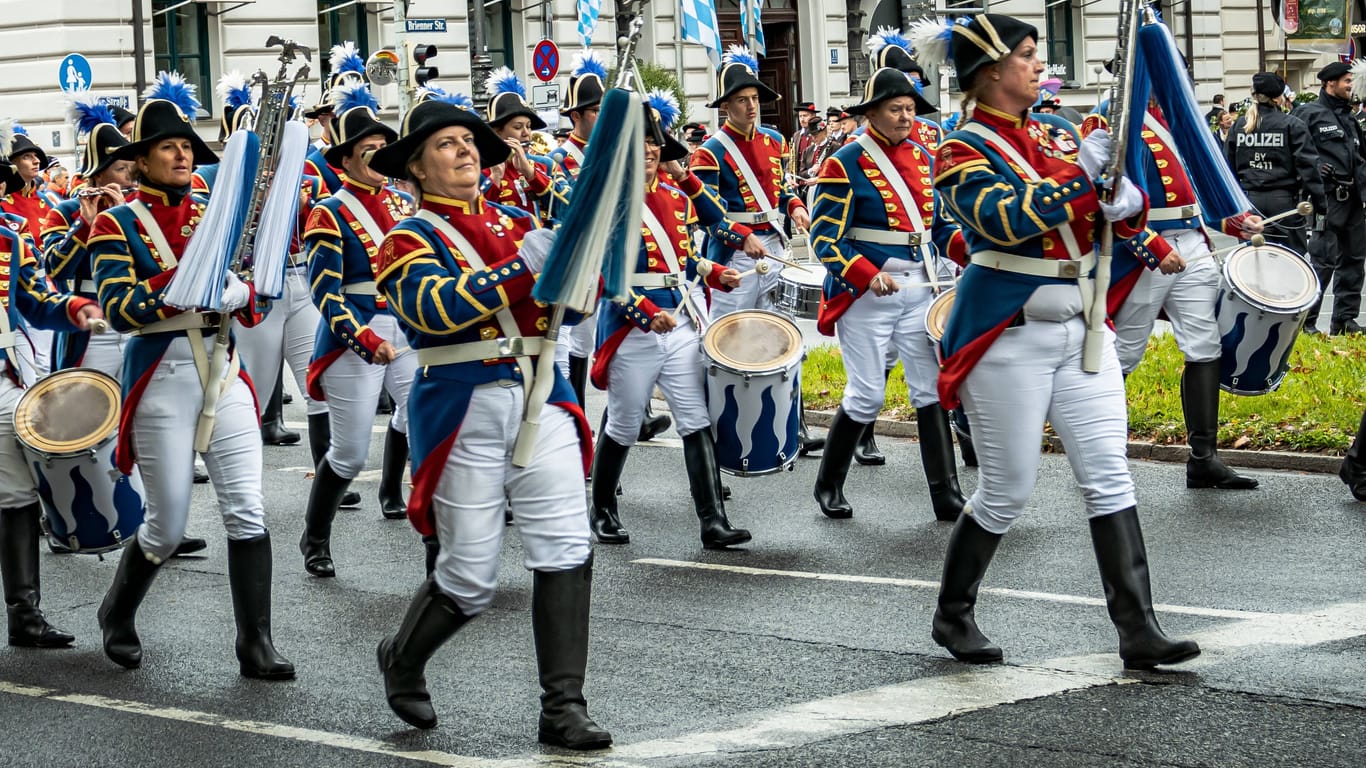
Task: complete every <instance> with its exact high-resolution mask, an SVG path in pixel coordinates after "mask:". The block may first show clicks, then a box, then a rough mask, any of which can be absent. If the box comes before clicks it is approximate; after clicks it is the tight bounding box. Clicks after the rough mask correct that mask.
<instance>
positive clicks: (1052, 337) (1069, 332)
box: [960, 316, 1137, 534]
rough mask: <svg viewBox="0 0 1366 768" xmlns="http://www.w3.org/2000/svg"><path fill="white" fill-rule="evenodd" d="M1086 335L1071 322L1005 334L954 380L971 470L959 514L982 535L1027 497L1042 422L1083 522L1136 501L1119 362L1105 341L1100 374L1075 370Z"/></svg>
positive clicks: (1003, 523) (1000, 528) (1008, 519)
mask: <svg viewBox="0 0 1366 768" xmlns="http://www.w3.org/2000/svg"><path fill="white" fill-rule="evenodd" d="M1105 332H1106V333H1107V334H1110V331H1109V330H1108V329H1107V330H1106V331H1105ZM1085 334H1086V322H1085V321H1084V320H1082V318H1081V317H1080V316H1077V317H1074V318H1072V319H1070V320H1066V321H1064V322H1061V323H1053V322H1047V321H1028V322H1026V323H1025V324H1024V325H1022V326H1019V327H1015V328H1007V329H1006V330H1005V332H1003V333H1002V334H1001V336H1000V337H999V338H997V339H996V341H995V343H993V344H992V345H991V348H990V349H988V350H987V351H986V354H984V355H983V356H982V359H981V360H979V361H978V362H977V365H976V366H974V367H973V369H972V371H971V372H970V373H968V376H967V379H966V380H965V381H964V382H963V386H962V388H961V389H960V394H961V396H962V399H963V408H964V410H965V411H966V412H967V415H968V421H970V422H972V442H973V445H974V446H975V447H976V448H977V459H978V462H979V466H980V469H979V470H978V481H977V491H976V492H975V493H973V494H972V498H971V499H970V500H969V501H968V506H969V508H970V509H971V514H972V515H973V516H974V517H975V518H976V520H977V523H978V524H979V525H981V526H982V528H983V529H984V530H986V531H988V532H990V533H998V534H1001V533H1005V532H1006V531H1007V530H1008V529H1009V528H1010V526H1011V525H1012V524H1013V523H1014V522H1015V520H1016V519H1017V518H1018V517H1019V516H1020V513H1021V512H1023V511H1024V507H1025V504H1026V503H1027V502H1028V501H1029V497H1030V495H1031V494H1032V493H1033V491H1034V482H1035V480H1036V478H1037V476H1038V470H1039V457H1040V454H1041V452H1042V450H1041V447H1040V444H1041V441H1042V436H1043V427H1044V421H1045V420H1047V421H1048V423H1050V424H1052V425H1053V429H1054V431H1056V432H1057V433H1058V437H1060V438H1062V444H1063V447H1064V448H1065V449H1066V451H1067V460H1068V462H1069V463H1070V464H1071V465H1072V474H1073V475H1074V476H1075V477H1076V478H1077V483H1078V485H1080V486H1081V492H1082V500H1083V502H1084V504H1085V506H1086V512H1087V514H1088V516H1090V517H1098V516H1101V515H1108V514H1112V513H1114V512H1118V511H1120V510H1123V509H1127V508H1128V507H1132V506H1134V505H1135V504H1136V503H1137V501H1136V497H1135V496H1134V481H1133V477H1132V476H1131V475H1130V474H1129V463H1128V459H1127V458H1126V457H1125V451H1126V448H1127V443H1128V438H1129V434H1128V413H1127V411H1126V410H1125V402H1124V379H1123V378H1122V377H1121V375H1120V372H1119V359H1118V357H1117V356H1116V354H1115V349H1114V345H1113V344H1108V343H1107V344H1105V345H1104V351H1103V352H1102V360H1101V370H1100V372H1099V373H1086V372H1084V371H1082V369H1081V348H1082V339H1083V337H1084V336H1085Z"/></svg>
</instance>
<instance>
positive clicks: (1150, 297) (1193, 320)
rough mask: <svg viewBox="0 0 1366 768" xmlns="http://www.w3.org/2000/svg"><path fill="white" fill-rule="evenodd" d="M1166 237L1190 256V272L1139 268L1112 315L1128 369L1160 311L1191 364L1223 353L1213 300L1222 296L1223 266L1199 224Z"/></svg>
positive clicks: (1140, 352) (1136, 361) (1183, 254)
mask: <svg viewBox="0 0 1366 768" xmlns="http://www.w3.org/2000/svg"><path fill="white" fill-rule="evenodd" d="M1162 237H1163V238H1165V239H1166V240H1167V242H1168V243H1171V245H1172V247H1173V248H1175V249H1176V251H1177V252H1178V253H1180V254H1181V258H1183V259H1185V260H1186V271H1184V272H1176V273H1174V274H1170V275H1164V274H1162V272H1161V271H1160V270H1156V269H1146V268H1143V267H1140V268H1139V269H1141V270H1142V274H1141V275H1140V276H1139V278H1138V282H1137V283H1135V284H1134V290H1133V292H1132V293H1130V294H1129V298H1128V299H1127V300H1125V302H1124V306H1122V307H1120V310H1119V312H1118V313H1116V315H1115V318H1114V323H1115V335H1116V336H1117V337H1118V338H1117V341H1116V344H1117V345H1118V350H1119V362H1120V365H1121V366H1122V367H1123V369H1124V372H1125V373H1130V372H1132V371H1133V370H1134V369H1135V368H1137V367H1138V364H1139V362H1140V361H1141V360H1142V359H1143V352H1144V351H1145V350H1147V348H1148V337H1149V336H1150V335H1151V334H1152V332H1153V323H1155V322H1156V321H1157V313H1158V312H1159V311H1160V310H1166V312H1167V319H1168V320H1170V321H1171V324H1172V334H1173V335H1175V336H1176V346H1178V347H1180V348H1181V354H1183V355H1185V357H1186V360H1187V361H1188V362H1192V363H1204V362H1208V361H1210V360H1217V359H1218V358H1219V355H1220V352H1221V351H1222V347H1221V346H1220V344H1219V323H1218V322H1217V321H1216V320H1215V319H1214V302H1215V300H1216V299H1218V297H1219V265H1218V264H1217V263H1216V262H1215V260H1214V258H1213V257H1211V256H1210V255H1209V244H1208V243H1207V242H1206V240H1205V235H1204V233H1202V232H1200V231H1199V230H1195V229H1179V230H1175V231H1168V232H1163V233H1162Z"/></svg>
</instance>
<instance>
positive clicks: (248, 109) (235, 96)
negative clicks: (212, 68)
mask: <svg viewBox="0 0 1366 768" xmlns="http://www.w3.org/2000/svg"><path fill="white" fill-rule="evenodd" d="M214 92H215V93H216V94H218V100H219V102H221V103H222V104H223V115H222V117H220V118H219V120H218V135H219V137H220V138H224V139H226V138H227V137H229V136H231V135H233V134H234V133H236V132H237V131H239V130H241V129H242V128H244V127H246V126H247V125H248V124H249V123H250V122H251V121H252V117H253V116H254V115H255V114H256V112H255V108H254V107H253V106H252V103H251V85H250V84H249V83H248V82H247V78H246V77H245V76H244V75H243V74H242V73H241V72H237V71H232V72H228V73H227V74H225V75H223V76H222V77H220V78H218V84H217V85H216V86H215V87H214Z"/></svg>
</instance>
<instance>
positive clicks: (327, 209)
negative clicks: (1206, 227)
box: [299, 83, 417, 577]
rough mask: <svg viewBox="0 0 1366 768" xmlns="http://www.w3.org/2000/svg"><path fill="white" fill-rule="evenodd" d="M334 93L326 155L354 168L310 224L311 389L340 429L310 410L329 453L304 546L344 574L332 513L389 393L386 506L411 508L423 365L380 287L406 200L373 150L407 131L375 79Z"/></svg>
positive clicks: (329, 570) (396, 516) (315, 559)
mask: <svg viewBox="0 0 1366 768" xmlns="http://www.w3.org/2000/svg"><path fill="white" fill-rule="evenodd" d="M332 95H333V98H334V99H336V102H337V103H336V112H337V118H336V122H335V123H334V129H335V133H336V137H337V140H338V142H337V143H336V144H334V145H332V146H331V147H329V148H328V150H327V153H326V159H327V162H329V163H332V164H335V165H336V166H338V167H340V168H342V169H343V170H344V171H345V173H344V175H343V181H342V187H341V189H339V190H338V191H337V193H336V194H334V195H333V196H332V197H330V198H328V199H326V200H323V201H322V202H321V203H319V204H318V205H317V206H316V207H315V208H314V209H313V213H312V214H311V215H310V216H309V218H308V226H307V227H306V228H305V230H304V239H305V242H306V244H307V249H308V259H307V260H308V274H309V282H310V283H311V284H312V286H313V301H314V302H315V303H316V304H317V309H318V310H319V311H321V312H322V321H321V322H320V323H317V324H315V331H316V334H317V343H316V346H315V348H314V354H313V361H312V363H310V365H309V368H308V371H309V373H308V390H309V394H310V396H311V397H312V398H313V399H315V400H317V401H323V400H324V399H326V402H327V403H328V404H329V405H330V406H331V428H330V429H329V423H328V413H321V414H317V415H313V414H310V415H309V417H308V434H309V441H310V442H311V443H314V452H315V453H318V454H320V455H316V456H314V461H315V466H316V467H317V472H316V474H314V476H313V489H312V491H311V492H310V493H309V496H308V511H307V513H306V515H305V526H304V533H303V536H302V537H301V538H300V540H299V549H300V550H301V551H302V552H303V556H304V568H305V569H306V570H307V571H308V572H309V573H311V574H313V575H314V576H323V577H327V576H334V575H336V571H335V568H334V565H333V562H332V552H331V547H330V539H331V533H332V519H333V517H335V516H336V514H337V508H338V506H339V505H340V503H341V501H342V496H343V495H344V494H345V493H346V489H347V486H348V485H350V483H351V481H352V480H353V479H355V477H356V475H357V474H359V473H360V471H361V470H362V469H364V468H365V460H366V458H367V457H368V456H369V455H370V431H371V430H370V425H371V424H373V423H374V420H375V406H376V405H377V404H378V403H379V396H380V393H381V392H388V393H389V396H390V397H392V398H393V400H394V414H393V417H392V418H391V419H390V421H389V429H388V432H387V433H386V437H385V441H384V464H383V477H382V478H381V480H380V504H381V507H382V511H383V514H384V516H385V517H386V518H389V519H391V520H401V519H403V517H404V516H405V514H406V512H405V506H404V503H403V472H404V470H405V469H406V466H407V462H408V411H407V403H408V388H409V386H410V385H411V384H412V381H413V375H414V373H416V371H417V355H416V354H414V353H413V351H412V350H411V349H407V348H406V344H404V342H403V339H402V334H401V331H400V330H399V326H398V323H397V321H396V320H395V319H394V316H393V315H392V314H391V313H390V311H389V305H388V303H387V302H386V300H385V298H384V296H382V295H381V294H380V293H379V289H378V288H377V287H376V285H375V275H376V273H377V272H378V271H379V264H378V258H379V248H380V243H382V242H384V235H385V234H386V233H387V232H388V231H389V230H391V229H393V228H394V224H395V223H397V222H398V221H399V220H400V219H402V218H403V213H402V210H403V207H404V201H403V199H402V198H401V197H400V196H399V195H398V193H397V192H394V191H393V190H391V189H389V188H388V187H386V186H385V178H384V175H383V174H380V173H377V172H376V171H375V170H374V168H372V167H371V166H370V164H369V162H368V157H369V155H370V154H371V153H374V152H376V151H378V150H379V149H381V148H383V147H384V146H385V145H387V144H389V143H390V142H392V141H394V140H395V139H397V138H398V134H397V133H395V132H394V131H393V129H392V128H389V127H388V126H386V125H384V124H383V123H381V122H379V120H378V119H377V118H376V117H375V111H376V110H377V109H378V108H379V103H378V102H376V101H375V98H374V96H372V95H371V94H370V89H369V88H367V87H366V86H364V85H359V84H355V83H347V84H343V85H339V86H338V87H336V88H334V89H333V90H332ZM400 347H404V350H403V351H401V352H400V351H399V348H400ZM315 439H316V441H315Z"/></svg>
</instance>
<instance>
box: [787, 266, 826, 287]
mask: <svg viewBox="0 0 1366 768" xmlns="http://www.w3.org/2000/svg"><path fill="white" fill-rule="evenodd" d="M778 276H779V277H780V278H782V280H783V282H787V283H796V284H798V285H809V286H812V287H814V288H819V287H821V286H823V285H825V267H819V266H811V267H787V268H786V269H784V270H783V271H782V272H779V273H778Z"/></svg>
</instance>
